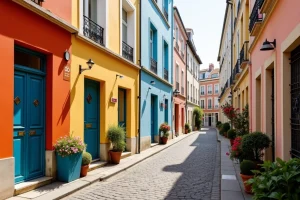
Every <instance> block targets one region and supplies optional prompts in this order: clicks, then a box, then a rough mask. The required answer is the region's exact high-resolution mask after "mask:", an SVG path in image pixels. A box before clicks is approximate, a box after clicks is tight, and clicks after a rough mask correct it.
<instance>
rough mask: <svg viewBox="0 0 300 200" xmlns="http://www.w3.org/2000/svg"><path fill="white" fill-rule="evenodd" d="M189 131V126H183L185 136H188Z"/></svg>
mask: <svg viewBox="0 0 300 200" xmlns="http://www.w3.org/2000/svg"><path fill="white" fill-rule="evenodd" d="M189 130H191V128H190V125H189V124H188V123H186V124H185V125H184V133H185V134H188V133H189Z"/></svg>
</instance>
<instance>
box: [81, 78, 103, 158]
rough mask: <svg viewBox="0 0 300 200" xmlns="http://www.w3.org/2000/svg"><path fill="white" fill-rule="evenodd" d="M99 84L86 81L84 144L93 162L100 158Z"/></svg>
mask: <svg viewBox="0 0 300 200" xmlns="http://www.w3.org/2000/svg"><path fill="white" fill-rule="evenodd" d="M99 93H100V88H99V82H96V81H92V80H88V79H85V82H84V142H85V143H86V144H87V152H89V153H90V154H91V155H92V158H93V160H95V159H98V158H99V143H100V139H99V138H100V131H99V127H100V125H99V122H100V121H99V111H100V109H99V97H100V95H99Z"/></svg>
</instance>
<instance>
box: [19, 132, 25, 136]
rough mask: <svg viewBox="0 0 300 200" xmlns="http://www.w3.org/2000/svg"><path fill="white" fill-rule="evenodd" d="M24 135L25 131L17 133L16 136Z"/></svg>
mask: <svg viewBox="0 0 300 200" xmlns="http://www.w3.org/2000/svg"><path fill="white" fill-rule="evenodd" d="M25 135H26V133H25V131H19V132H18V136H25Z"/></svg>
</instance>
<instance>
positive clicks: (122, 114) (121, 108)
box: [119, 90, 125, 122]
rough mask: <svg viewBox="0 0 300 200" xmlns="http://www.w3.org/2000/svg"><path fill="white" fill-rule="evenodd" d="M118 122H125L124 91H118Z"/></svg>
mask: <svg viewBox="0 0 300 200" xmlns="http://www.w3.org/2000/svg"><path fill="white" fill-rule="evenodd" d="M119 122H125V91H123V90H119Z"/></svg>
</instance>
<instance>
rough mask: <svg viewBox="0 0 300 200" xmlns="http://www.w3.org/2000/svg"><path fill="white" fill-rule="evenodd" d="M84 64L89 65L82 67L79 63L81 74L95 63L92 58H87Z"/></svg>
mask: <svg viewBox="0 0 300 200" xmlns="http://www.w3.org/2000/svg"><path fill="white" fill-rule="evenodd" d="M86 64H87V65H88V66H89V68H86V69H83V68H82V66H81V65H79V74H81V73H82V72H83V71H85V70H91V69H92V67H93V65H94V64H95V63H94V61H93V60H92V59H89V60H88V61H87V62H86Z"/></svg>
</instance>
